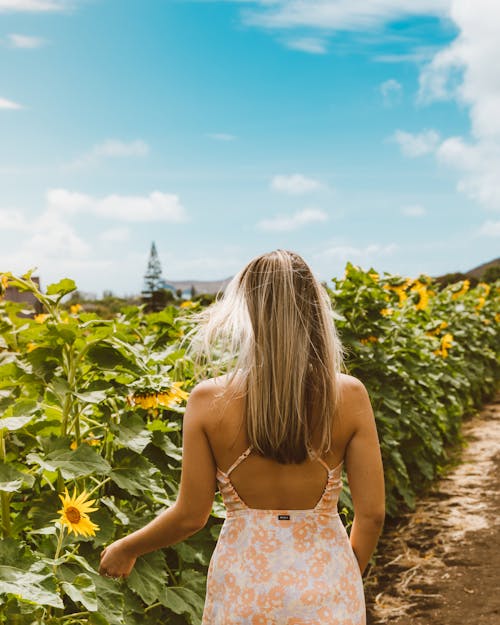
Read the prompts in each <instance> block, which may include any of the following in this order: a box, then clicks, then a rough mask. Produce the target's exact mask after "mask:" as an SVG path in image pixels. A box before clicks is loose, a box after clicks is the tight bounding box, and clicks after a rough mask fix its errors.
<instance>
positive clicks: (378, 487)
mask: <svg viewBox="0 0 500 625" xmlns="http://www.w3.org/2000/svg"><path fill="white" fill-rule="evenodd" d="M346 387H347V388H345V391H344V398H343V401H342V404H343V405H342V412H343V413H344V414H349V415H350V421H351V422H352V423H353V424H354V433H353V435H352V437H351V440H350V441H349V444H348V445H347V450H346V454H345V466H346V471H347V479H348V482H349V488H350V491H351V497H352V503H353V506H354V520H353V523H352V527H351V533H350V541H351V547H352V549H353V551H354V554H355V555H356V558H357V560H358V564H359V568H360V571H361V573H363V572H364V570H365V568H366V566H367V564H368V562H369V560H370V557H371V555H372V554H373V552H374V551H375V547H376V545H377V542H378V539H379V537H380V534H381V532H382V528H383V525H384V519H385V484H384V471H383V466H382V455H381V452H380V444H379V440H378V434H377V428H376V424H375V417H374V414H373V410H372V406H371V403H370V398H369V397H368V393H367V391H366V388H365V387H364V385H363V383H362V382H360V381H359V380H358V379H356V378H353V377H350V378H349V380H348V382H347V384H346ZM347 411H348V412H347Z"/></svg>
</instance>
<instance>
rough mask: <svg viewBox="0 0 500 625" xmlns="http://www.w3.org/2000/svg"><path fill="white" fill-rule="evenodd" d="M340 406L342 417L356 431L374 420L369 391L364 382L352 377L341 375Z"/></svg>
mask: <svg viewBox="0 0 500 625" xmlns="http://www.w3.org/2000/svg"><path fill="white" fill-rule="evenodd" d="M339 404H340V405H339V409H340V412H341V414H342V416H343V417H344V418H345V419H346V420H347V421H348V422H349V423H350V425H351V427H352V428H353V429H354V430H356V429H358V428H359V427H360V426H362V425H363V422H365V423H366V421H367V420H368V421H370V420H372V419H373V412H372V407H371V402H370V397H369V395H368V391H367V390H366V387H365V385H364V384H363V382H362V381H361V380H359V379H358V378H355V377H354V376H352V375H347V374H341V379H340V402H339Z"/></svg>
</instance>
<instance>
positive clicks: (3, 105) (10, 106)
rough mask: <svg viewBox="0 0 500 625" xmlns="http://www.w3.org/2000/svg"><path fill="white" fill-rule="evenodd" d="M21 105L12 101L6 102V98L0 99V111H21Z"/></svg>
mask: <svg viewBox="0 0 500 625" xmlns="http://www.w3.org/2000/svg"><path fill="white" fill-rule="evenodd" d="M22 108H23V107H22V105H21V104H18V103H17V102H13V101H12V100H7V99H6V98H0V109H6V110H10V111H18V110H19V109H22Z"/></svg>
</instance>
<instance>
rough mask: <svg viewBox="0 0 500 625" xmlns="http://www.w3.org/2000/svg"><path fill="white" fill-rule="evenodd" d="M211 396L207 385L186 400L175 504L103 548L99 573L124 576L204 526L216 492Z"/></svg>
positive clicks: (210, 387) (196, 390)
mask: <svg viewBox="0 0 500 625" xmlns="http://www.w3.org/2000/svg"><path fill="white" fill-rule="evenodd" d="M212 396H213V392H212V386H211V385H210V384H209V383H208V382H202V383H201V384H199V385H198V386H196V387H195V388H194V389H193V391H192V392H191V394H190V396H189V399H188V402H187V406H186V411H185V413H184V417H183V429H182V432H183V436H182V441H183V442H182V472H181V482H180V487H179V494H178V497H177V500H176V502H175V504H174V505H173V506H171V507H170V508H168V509H167V510H164V511H163V512H162V513H160V514H159V515H158V516H157V517H156V518H155V519H153V520H152V521H151V522H150V523H148V524H147V525H145V526H144V527H143V528H141V529H139V530H137V531H135V532H133V533H132V534H129V535H128V536H125V537H124V538H121V539H120V540H118V541H115V542H114V543H112V544H111V545H109V546H108V547H106V548H105V549H104V550H103V552H102V554H101V564H100V568H99V572H100V573H103V574H107V575H110V576H112V577H119V576H126V575H128V574H129V573H130V570H131V569H132V567H133V563H134V562H135V559H136V558H137V557H138V556H141V555H143V554H145V553H149V552H151V551H156V550H157V549H161V548H163V547H168V546H169V545H172V544H174V543H177V542H180V541H182V540H184V539H186V538H188V537H189V536H191V535H192V534H194V533H196V532H197V531H198V530H200V529H201V528H202V527H203V526H204V525H205V524H206V522H207V520H208V517H209V515H210V512H211V509H212V504H213V500H214V494H215V490H216V480H215V473H216V465H215V461H214V458H213V455H212V450H211V449H210V445H209V443H208V439H207V436H206V434H205V428H204V422H205V421H204V420H205V419H206V417H207V414H208V412H209V411H210V404H211V399H212ZM132 559H133V562H132V564H130V562H131V561H132ZM128 569H130V570H128Z"/></svg>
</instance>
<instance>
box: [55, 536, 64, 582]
mask: <svg viewBox="0 0 500 625" xmlns="http://www.w3.org/2000/svg"><path fill="white" fill-rule="evenodd" d="M63 537H64V525H61V529H60V531H59V538H58V540H57V547H56V554H55V556H54V560H57V558H58V557H59V553H60V552H61V547H62V543H63ZM53 569H54V575H55V574H56V569H57V564H54V567H53Z"/></svg>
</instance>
